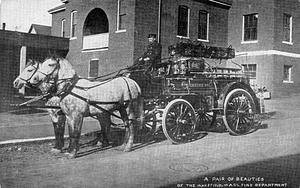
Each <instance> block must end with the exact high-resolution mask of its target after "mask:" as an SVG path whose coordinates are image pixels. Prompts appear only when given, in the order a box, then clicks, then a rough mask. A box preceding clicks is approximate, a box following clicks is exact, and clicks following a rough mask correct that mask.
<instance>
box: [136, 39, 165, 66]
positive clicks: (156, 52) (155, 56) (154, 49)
mask: <svg viewBox="0 0 300 188" xmlns="http://www.w3.org/2000/svg"><path fill="white" fill-rule="evenodd" d="M141 57H142V58H143V60H142V61H139V64H141V65H145V66H147V65H148V66H150V65H152V66H155V65H156V64H158V63H159V62H160V60H161V44H160V43H158V42H157V41H154V42H152V43H151V44H149V45H148V47H147V51H146V52H145V53H144V54H143V55H142V56H141ZM147 57H148V58H149V59H150V60H148V61H144V59H145V58H147Z"/></svg>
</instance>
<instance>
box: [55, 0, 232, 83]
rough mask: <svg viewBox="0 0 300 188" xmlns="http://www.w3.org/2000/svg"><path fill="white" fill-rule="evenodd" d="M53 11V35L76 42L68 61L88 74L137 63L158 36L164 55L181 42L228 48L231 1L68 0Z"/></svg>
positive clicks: (63, 0)
mask: <svg viewBox="0 0 300 188" xmlns="http://www.w3.org/2000/svg"><path fill="white" fill-rule="evenodd" d="M62 2H63V3H64V4H63V5H61V6H58V7H55V8H53V9H51V10H49V13H51V14H52V35H53V36H60V37H67V38H69V40H70V48H69V53H68V55H67V59H68V60H69V61H70V62H71V63H72V64H73V65H74V66H75V68H76V70H77V72H78V73H79V74H80V75H81V76H84V77H96V76H99V75H104V74H106V73H109V72H112V71H114V70H119V69H120V68H124V67H127V66H129V65H132V64H133V62H134V61H135V60H137V59H138V57H139V56H140V55H141V54H142V53H143V52H144V51H145V50H146V46H147V44H148V39H147V35H148V34H150V33H154V34H157V36H158V40H159V41H160V42H161V44H162V47H163V49H162V57H163V58H164V57H168V46H169V45H171V44H174V43H176V42H178V41H181V40H182V41H188V40H190V41H201V42H202V43H203V44H204V45H213V46H220V47H227V46H228V40H227V36H228V11H229V9H230V7H231V4H232V1H231V0H163V1H162V0H116V1H111V0H101V1H75V0H69V1H67V0H62Z"/></svg>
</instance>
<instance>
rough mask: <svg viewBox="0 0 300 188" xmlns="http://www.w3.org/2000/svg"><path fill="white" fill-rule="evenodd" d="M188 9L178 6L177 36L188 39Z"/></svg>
mask: <svg viewBox="0 0 300 188" xmlns="http://www.w3.org/2000/svg"><path fill="white" fill-rule="evenodd" d="M189 12H190V11H189V8H188V7H186V6H179V9H178V28H177V35H178V36H181V37H189Z"/></svg>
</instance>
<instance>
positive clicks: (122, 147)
mask: <svg viewBox="0 0 300 188" xmlns="http://www.w3.org/2000/svg"><path fill="white" fill-rule="evenodd" d="M124 149H125V145H121V146H119V147H117V148H116V150H118V151H124Z"/></svg>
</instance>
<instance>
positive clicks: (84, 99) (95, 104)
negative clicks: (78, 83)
mask: <svg viewBox="0 0 300 188" xmlns="http://www.w3.org/2000/svg"><path fill="white" fill-rule="evenodd" d="M70 95H73V96H74V97H77V98H79V99H81V100H83V101H85V102H86V103H88V104H89V105H92V106H94V107H95V108H98V109H100V110H102V111H104V112H106V113H108V114H110V115H112V116H114V117H116V118H119V119H122V117H120V116H117V115H116V114H114V113H112V112H110V111H108V110H106V109H104V108H102V107H101V106H99V105H98V104H120V102H103V101H90V100H89V99H87V98H84V97H82V96H80V95H77V94H76V93H73V92H70Z"/></svg>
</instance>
